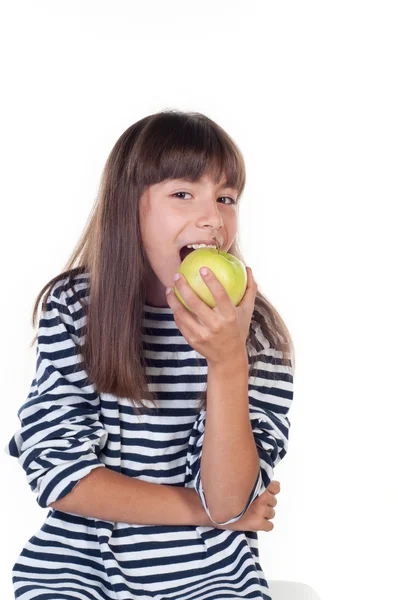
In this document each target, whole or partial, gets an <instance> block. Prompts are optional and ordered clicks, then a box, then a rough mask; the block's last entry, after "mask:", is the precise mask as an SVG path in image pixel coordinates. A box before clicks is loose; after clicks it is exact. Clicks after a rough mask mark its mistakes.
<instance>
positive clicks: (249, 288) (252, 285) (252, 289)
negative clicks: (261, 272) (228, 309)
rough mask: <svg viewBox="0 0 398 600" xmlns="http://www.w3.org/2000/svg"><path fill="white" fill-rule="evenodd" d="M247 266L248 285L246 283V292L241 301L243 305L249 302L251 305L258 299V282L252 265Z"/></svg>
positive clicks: (240, 304)
mask: <svg viewBox="0 0 398 600" xmlns="http://www.w3.org/2000/svg"><path fill="white" fill-rule="evenodd" d="M245 268H246V274H247V285H246V290H245V293H244V294H243V298H242V300H241V301H240V302H239V306H242V304H247V305H249V306H252V305H253V304H254V301H255V299H256V293H257V283H256V282H255V280H254V277H253V272H252V270H251V268H250V267H245Z"/></svg>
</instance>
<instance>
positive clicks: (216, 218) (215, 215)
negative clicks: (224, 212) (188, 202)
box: [199, 201, 224, 230]
mask: <svg viewBox="0 0 398 600" xmlns="http://www.w3.org/2000/svg"><path fill="white" fill-rule="evenodd" d="M223 224H224V223H223V220H222V216H221V215H220V212H219V210H218V207H217V203H214V202H212V201H210V202H206V203H205V202H204V203H203V208H202V211H201V217H200V218H199V225H200V227H206V226H207V227H211V228H212V229H214V230H217V229H220V227H222V226H223Z"/></svg>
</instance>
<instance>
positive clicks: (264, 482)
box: [187, 334, 293, 525]
mask: <svg viewBox="0 0 398 600" xmlns="http://www.w3.org/2000/svg"><path fill="white" fill-rule="evenodd" d="M258 337H260V339H262V345H263V348H262V350H260V352H258V353H257V354H256V356H255V358H254V360H253V367H252V372H251V374H250V375H249V386H248V400H249V413H250V422H251V426H252V431H253V437H254V440H255V443H256V446H257V450H258V455H259V472H258V475H257V479H256V482H255V484H254V486H253V488H252V490H251V492H250V494H249V498H248V501H247V503H246V506H245V508H244V509H243V510H242V512H241V513H240V514H239V515H237V516H236V517H233V518H232V519H229V520H228V521H223V522H218V521H215V520H214V519H213V518H212V516H211V514H210V511H209V507H208V505H207V501H206V496H205V493H204V490H203V485H202V479H201V469H200V460H201V456H202V447H203V439H204V432H205V426H206V410H205V409H203V410H202V411H201V412H200V413H199V415H198V418H197V420H196V422H195V424H194V427H193V430H192V433H191V437H190V440H189V447H188V460H187V468H188V473H189V474H190V475H191V477H192V487H194V488H195V489H196V491H197V493H198V495H199V497H200V499H201V501H202V505H203V508H204V509H205V511H206V513H207V515H208V517H209V518H210V519H211V521H213V523H215V524H216V525H227V524H228V523H235V521H238V520H239V519H240V518H241V517H243V515H244V514H245V513H246V512H247V510H248V509H249V507H250V506H251V504H252V503H253V502H254V501H255V500H256V499H257V498H258V497H259V496H260V495H261V494H262V493H264V492H265V491H266V488H267V487H268V486H269V484H270V483H271V480H272V479H273V477H274V469H275V467H276V465H277V464H278V463H279V462H280V461H281V460H282V458H283V457H284V456H285V454H286V452H287V449H288V438H289V429H290V421H289V419H288V417H287V413H288V411H289V409H290V407H291V404H292V401H293V368H292V363H291V361H290V360H288V361H286V362H288V364H287V365H286V364H283V362H282V358H281V356H282V353H281V352H280V351H277V350H274V349H272V348H270V345H269V343H268V341H267V340H265V338H264V337H263V336H262V334H261V335H259V336H258Z"/></svg>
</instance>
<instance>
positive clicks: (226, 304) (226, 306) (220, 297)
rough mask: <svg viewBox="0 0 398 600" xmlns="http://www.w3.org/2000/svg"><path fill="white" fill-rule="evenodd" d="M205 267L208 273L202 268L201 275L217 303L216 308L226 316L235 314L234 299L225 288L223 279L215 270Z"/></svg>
mask: <svg viewBox="0 0 398 600" xmlns="http://www.w3.org/2000/svg"><path fill="white" fill-rule="evenodd" d="M205 268H206V271H207V273H204V272H202V269H200V275H201V277H202V279H203V281H204V282H205V284H206V285H207V287H208V288H209V290H210V292H211V294H212V296H213V298H214V301H215V303H216V306H215V308H216V307H217V308H218V310H219V311H220V313H221V314H223V315H225V316H228V315H230V314H234V313H235V306H234V304H233V303H232V300H231V298H230V297H229V295H228V293H227V290H226V289H225V287H224V286H223V284H222V283H221V281H220V280H219V279H218V278H217V277H216V275H215V274H214V273H213V271H211V270H210V269H209V268H208V267H205Z"/></svg>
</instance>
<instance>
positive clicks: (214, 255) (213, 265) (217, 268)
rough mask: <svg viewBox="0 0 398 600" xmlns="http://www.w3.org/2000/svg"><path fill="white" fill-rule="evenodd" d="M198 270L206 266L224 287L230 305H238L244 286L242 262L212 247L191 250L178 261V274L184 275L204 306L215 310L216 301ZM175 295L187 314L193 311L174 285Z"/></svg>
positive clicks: (243, 292) (245, 275)
mask: <svg viewBox="0 0 398 600" xmlns="http://www.w3.org/2000/svg"><path fill="white" fill-rule="evenodd" d="M201 267H208V268H209V269H210V270H211V271H212V272H213V273H214V275H215V276H216V277H217V279H218V281H219V282H220V283H221V284H222V285H223V286H224V288H225V290H226V292H227V294H228V296H229V297H230V299H231V302H232V303H233V305H234V306H237V305H238V304H239V302H240V301H241V300H242V298H243V296H244V294H245V291H246V287H247V272H246V267H245V265H244V264H243V262H242V261H241V260H239V258H236V256H232V254H228V252H222V251H221V250H220V251H218V250H216V249H215V248H198V249H197V250H193V251H192V252H191V253H190V254H188V256H186V257H185V258H184V260H183V261H182V262H181V264H180V268H179V269H178V273H182V275H184V277H185V279H186V280H187V282H188V284H189V285H190V286H191V288H192V289H193V290H194V292H196V294H197V295H198V296H199V298H200V299H201V300H203V302H205V304H207V305H208V306H210V308H214V306H215V305H216V301H215V300H214V297H213V295H212V293H211V292H210V290H209V288H208V287H207V285H206V283H205V282H204V280H203V278H202V275H201V274H200V271H199V269H200V268H201ZM174 293H175V295H176V296H177V298H178V299H179V301H180V302H182V304H183V305H184V306H185V307H186V308H187V309H188V310H189V311H190V312H194V311H193V310H192V309H190V308H189V306H188V305H187V303H186V302H185V301H184V299H183V298H182V296H181V294H180V293H179V291H178V289H177V287H176V286H174Z"/></svg>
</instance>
